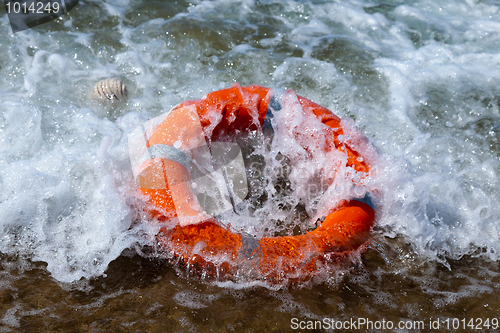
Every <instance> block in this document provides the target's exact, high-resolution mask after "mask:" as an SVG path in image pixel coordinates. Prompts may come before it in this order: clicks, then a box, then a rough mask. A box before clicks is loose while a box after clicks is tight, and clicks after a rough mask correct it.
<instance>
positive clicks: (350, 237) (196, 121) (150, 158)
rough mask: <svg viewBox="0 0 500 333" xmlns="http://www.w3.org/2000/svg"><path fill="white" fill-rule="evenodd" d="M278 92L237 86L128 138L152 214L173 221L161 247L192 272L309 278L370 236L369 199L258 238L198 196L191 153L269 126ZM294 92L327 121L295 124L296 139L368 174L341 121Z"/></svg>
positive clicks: (159, 237)
mask: <svg viewBox="0 0 500 333" xmlns="http://www.w3.org/2000/svg"><path fill="white" fill-rule="evenodd" d="M288 93H289V94H293V92H292V91H288ZM277 95H279V94H276V92H275V91H274V90H273V89H270V88H264V87H261V86H258V85H252V86H248V87H240V86H239V85H237V84H235V85H233V86H232V87H231V88H228V89H224V90H219V91H215V92H212V93H209V94H208V95H207V96H205V97H204V98H202V99H200V100H195V101H186V102H183V103H182V104H180V105H178V106H177V107H175V108H174V109H173V110H172V111H171V112H169V113H168V114H167V115H164V116H162V117H160V118H157V119H154V120H151V121H149V122H148V123H146V124H145V125H144V127H142V128H140V129H138V130H137V131H135V133H133V134H132V135H131V138H130V139H129V147H130V155H131V161H132V167H133V171H134V176H135V178H136V181H137V183H138V186H139V188H140V191H141V192H142V193H143V194H144V195H145V197H146V200H147V201H148V202H149V203H150V204H151V205H150V208H149V209H148V212H149V213H150V214H151V216H152V217H153V218H155V219H157V220H160V221H163V222H165V221H170V222H173V223H174V225H172V224H170V225H167V226H164V227H162V229H161V230H160V232H159V233H158V235H157V241H158V246H159V249H160V250H161V251H167V252H168V253H170V254H172V255H173V257H174V258H175V259H176V260H177V262H178V263H180V264H181V265H184V266H186V267H188V268H189V271H190V272H199V273H200V274H202V275H204V276H214V277H217V278H220V279H226V278H232V277H234V276H236V275H238V274H240V273H241V272H246V273H245V274H251V275H252V276H255V277H257V278H259V279H263V280H268V281H271V282H279V281H283V280H285V279H304V278H308V277H311V276H312V275H314V274H315V272H316V271H317V270H318V269H319V268H320V267H321V266H322V265H323V264H324V263H325V262H328V261H329V260H330V261H331V260H332V258H333V257H337V256H338V255H342V254H343V253H346V252H347V251H352V250H355V249H357V248H358V247H359V246H360V245H362V244H363V243H365V242H366V241H367V239H368V237H369V233H370V230H371V228H372V226H373V222H374V219H375V212H374V209H373V205H372V204H371V202H370V200H367V198H364V199H351V200H344V201H343V202H342V203H341V204H339V205H338V206H337V207H330V209H329V210H328V211H329V214H328V215H327V216H326V218H325V219H324V221H323V222H322V223H320V225H319V226H318V227H317V228H316V229H315V230H312V231H309V232H307V233H305V234H302V235H297V236H284V237H263V238H260V239H256V238H254V237H251V236H247V235H242V234H240V233H237V232H234V231H232V230H230V229H229V228H225V227H224V226H221V225H220V224H219V223H218V221H217V220H216V219H215V218H214V217H213V216H211V215H209V214H208V213H207V212H205V211H204V209H203V208H202V207H201V205H200V204H199V202H198V201H197V198H196V196H195V195H194V194H193V190H192V186H191V185H192V182H191V176H190V173H189V172H188V165H189V163H190V160H191V159H192V152H193V150H196V149H198V147H205V148H207V147H209V146H210V145H211V144H212V143H213V142H216V141H224V140H226V141H227V138H230V137H234V136H235V135H237V133H240V132H248V131H253V130H260V129H262V128H263V127H266V126H269V124H270V118H271V117H272V116H273V112H276V110H279V109H280V108H281V107H282V105H280V101H279V100H278V98H277V97H276V96H277ZM293 96H295V98H296V101H297V103H298V104H297V105H299V104H300V107H301V108H302V112H303V113H304V114H305V115H306V116H308V117H310V118H313V119H315V121H317V122H320V123H322V124H323V125H321V133H309V132H308V131H307V129H305V128H300V126H301V124H295V125H293V127H294V128H292V129H291V131H292V132H293V135H294V137H295V138H296V139H297V142H307V140H310V138H311V136H312V135H319V136H321V142H322V143H321V149H323V150H324V151H325V152H330V151H334V150H335V151H341V152H342V153H343V154H345V156H346V160H345V164H346V166H348V167H351V168H353V169H354V170H356V171H357V172H360V173H364V174H367V173H368V172H369V171H370V165H369V164H368V162H367V159H366V158H362V157H361V156H360V154H359V152H358V151H357V149H356V147H354V146H353V145H352V144H349V143H346V142H344V141H343V140H342V136H343V135H344V130H343V128H342V126H341V123H340V122H341V121H340V119H339V118H338V117H337V116H335V115H334V114H333V113H332V112H331V111H329V110H328V109H326V108H324V107H322V106H320V105H318V104H315V103H313V102H312V101H310V100H308V99H306V98H303V97H300V96H297V95H294V94H293ZM138 142H139V143H140V144H138ZM305 148H306V149H310V147H305Z"/></svg>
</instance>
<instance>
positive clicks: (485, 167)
mask: <svg viewBox="0 0 500 333" xmlns="http://www.w3.org/2000/svg"><path fill="white" fill-rule="evenodd" d="M499 50H500V2H498V1H496V0H452V1H444V0H419V1H403V0H387V1H384V2H381V1H368V0H367V1H361V0H360V1H356V0H351V1H321V0H313V1H292V0H287V1H274V0H262V1H258V0H241V1H229V0H215V1H189V2H187V1H151V0H143V1H141V0H105V1H97V0H95V1H94V0H80V2H79V4H78V6H77V7H75V8H74V9H73V10H71V11H70V12H69V15H65V16H62V17H61V18H59V19H57V20H55V21H52V22H49V23H46V24H43V25H41V26H39V27H36V28H34V29H31V30H26V31H22V32H18V33H15V34H13V33H12V29H11V27H10V25H9V20H8V16H7V14H6V13H5V11H2V14H1V16H0V76H1V78H2V80H1V81H0V143H1V144H0V189H1V191H0V224H1V228H0V267H1V270H0V276H1V278H0V318H1V320H0V331H3V332H47V331H54V332H87V331H88V332H147V331H148V332H211V331H216V332H288V331H313V330H316V331H321V330H329V329H330V328H332V327H335V323H336V322H337V321H343V322H344V324H343V325H349V326H343V327H342V328H344V329H346V328H347V329H352V330H354V329H362V330H366V329H367V328H368V329H369V330H376V331H381V330H382V331H383V330H387V331H390V330H391V328H392V330H399V331H401V332H404V331H431V330H434V331H439V330H441V331H442V330H443V329H448V328H449V329H452V328H455V329H459V330H473V329H474V328H481V329H483V330H488V329H489V330H492V331H496V330H497V329H500V322H499V321H500V310H499V309H500V302H499V300H498V299H499V298H498V291H497V290H498V288H499V287H500V267H499V262H500V261H499V260H500V257H499V255H500V242H499V236H500V217H499V216H500V204H499V197H500V182H499V174H500V168H499V166H500V113H499V108H500V88H499V87H500V53H498V52H499ZM109 77H113V78H119V79H120V80H122V81H123V82H124V83H125V84H126V85H127V87H128V90H129V96H128V100H127V101H126V102H125V103H120V104H117V103H115V104H113V105H111V106H109V105H103V104H102V103H98V102H95V101H93V100H91V99H89V98H88V93H89V92H90V91H91V90H92V87H93V85H94V84H95V83H96V82H97V81H99V80H101V79H104V78H109ZM234 82H238V83H239V84H241V85H242V86H245V85H250V84H260V85H263V86H268V87H276V88H291V89H293V90H294V91H295V92H296V93H297V94H299V95H301V96H305V97H307V98H309V99H311V100H313V101H315V102H316V103H318V104H321V105H323V106H325V107H328V108H329V109H330V110H332V111H333V112H334V113H335V114H337V115H338V116H340V117H343V118H345V119H347V120H349V119H350V121H351V122H354V124H355V125H356V126H357V127H358V128H359V129H361V130H362V131H364V133H365V134H366V135H367V136H368V138H369V139H370V141H371V143H372V144H373V146H374V147H375V149H376V150H377V152H378V155H379V161H378V162H377V166H376V171H377V172H376V175H374V176H373V177H372V178H371V179H370V180H367V184H368V186H370V187H372V188H373V189H374V190H375V192H376V193H377V197H376V199H375V204H376V206H377V218H376V227H375V229H374V231H373V237H372V239H371V240H370V241H369V243H368V244H366V245H365V247H364V249H363V250H364V251H360V252H358V253H355V254H353V255H352V256H351V257H350V258H349V260H347V261H346V262H345V263H343V264H342V265H340V267H338V268H336V269H332V270H331V271H329V272H328V274H326V275H322V276H321V277H320V278H318V279H317V280H313V281H306V282H304V283H298V284H297V283H288V284H284V285H279V286H275V285H274V286H273V285H269V284H266V283H265V282H262V281H258V280H252V279H242V280H238V279H236V280H234V281H230V282H227V281H226V282H224V281H212V280H207V281H205V280H203V279H200V277H197V276H189V274H186V272H185V270H183V269H181V268H178V267H177V266H175V265H172V264H170V263H168V262H167V261H166V260H165V259H164V258H162V257H158V256H156V255H155V253H154V251H153V252H151V250H150V249H152V248H153V246H154V235H155V234H156V232H157V229H156V227H155V225H154V224H150V223H141V222H144V221H143V220H144V219H145V217H144V216H143V215H141V213H140V212H139V211H138V210H137V205H136V204H137V195H136V194H135V193H136V192H135V190H136V189H135V185H134V181H133V176H132V171H131V167H130V162H129V157H128V145H127V137H128V133H130V132H131V131H132V130H133V129H134V128H135V127H136V126H137V125H139V124H141V123H142V122H144V121H146V120H148V119H149V118H152V117H156V116H158V115H160V114H162V113H163V112H165V111H167V110H169V109H171V108H172V107H173V106H174V105H176V104H178V103H180V102H182V101H183V100H187V99H199V98H201V97H202V96H203V95H205V94H207V93H209V92H211V91H214V90H218V89H222V88H226V87H229V86H231V85H232V84H233V83H234ZM347 120H346V121H347ZM292 183H293V182H292ZM282 199H283V200H285V199H286V198H282ZM296 199H297V198H296ZM298 199H300V198H298ZM292 201H293V200H292ZM299 201H300V200H299ZM299 201H297V200H295V201H294V202H293V203H294V204H297V203H298V202H299ZM311 205H312V206H308V203H307V202H306V203H305V204H303V205H302V206H303V207H302V208H303V209H302V210H303V211H304V212H306V213H311V212H312V213H311V214H314V210H315V209H316V208H315V207H314V203H311ZM266 207H267V208H266ZM272 207H273V206H272V205H268V206H266V204H264V205H263V206H262V207H260V209H259V210H258V211H259V214H260V215H259V216H260V218H261V220H260V223H266V221H267V223H269V224H268V225H266V228H267V229H266V230H268V231H269V230H270V231H273V230H274V231H275V232H278V233H279V232H282V233H283V230H278V226H277V225H274V224H273V223H271V222H272V221H277V220H280V218H281V217H275V216H274V217H273V214H281V215H280V216H282V215H283V214H284V213H283V212H276V211H275V210H273V209H272ZM311 207H312V208H311ZM262 217H268V218H267V219H266V218H262ZM250 220H251V219H249V221H250ZM263 221H264V222H263ZM250 222H251V221H250ZM250 222H249V223H250ZM299 222H300V221H299ZM299 222H297V223H299ZM235 223H236V221H235ZM238 223H240V226H242V227H244V226H245V223H246V222H245V221H241V220H240V221H239V222H238ZM254 227H255V226H254ZM288 227H289V226H288ZM292 227H293V226H292ZM274 228H276V229H274ZM438 319H439V320H440V321H436V320H438ZM471 319H472V321H471ZM363 321H365V322H368V321H371V322H372V324H371V325H372V326H367V325H368V324H365V325H364V326H361V327H360V326H359V325H358V326H352V324H351V323H352V322H355V323H357V324H359V323H360V322H361V323H362V322H363ZM399 324H402V326H401V327H399V326H398V325H399ZM382 325H384V326H382ZM418 325H420V326H418ZM436 325H438V326H436ZM472 325H473V326H472ZM336 327H337V328H339V327H340V326H336Z"/></svg>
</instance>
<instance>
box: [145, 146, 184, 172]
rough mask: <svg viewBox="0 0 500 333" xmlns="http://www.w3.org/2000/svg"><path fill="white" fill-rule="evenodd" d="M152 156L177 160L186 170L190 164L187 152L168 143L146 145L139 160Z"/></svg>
mask: <svg viewBox="0 0 500 333" xmlns="http://www.w3.org/2000/svg"><path fill="white" fill-rule="evenodd" d="M152 158H163V159H165V160H169V161H173V162H177V163H179V164H181V165H182V166H184V167H185V168H186V169H187V170H189V167H190V165H191V157H190V156H189V155H188V154H186V153H185V152H184V151H182V150H180V149H178V148H175V147H174V146H170V145H164V144H157V145H152V146H150V147H148V148H147V149H146V152H145V153H144V155H143V156H142V158H141V161H142V162H144V161H147V160H149V159H152Z"/></svg>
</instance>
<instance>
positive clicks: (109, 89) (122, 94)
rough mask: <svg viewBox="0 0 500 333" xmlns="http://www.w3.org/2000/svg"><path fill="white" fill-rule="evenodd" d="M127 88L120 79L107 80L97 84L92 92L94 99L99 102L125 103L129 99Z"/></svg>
mask: <svg viewBox="0 0 500 333" xmlns="http://www.w3.org/2000/svg"><path fill="white" fill-rule="evenodd" d="M127 94H128V92H127V88H126V87H125V85H124V84H123V83H122V82H121V81H120V80H118V79H105V80H101V81H99V82H97V83H96V84H95V86H94V90H92V97H93V98H95V99H98V100H105V99H106V100H109V101H112V102H113V101H115V100H118V101H124V100H125V99H127Z"/></svg>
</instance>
